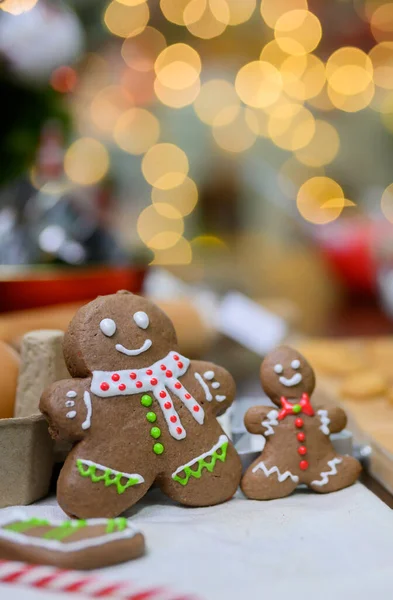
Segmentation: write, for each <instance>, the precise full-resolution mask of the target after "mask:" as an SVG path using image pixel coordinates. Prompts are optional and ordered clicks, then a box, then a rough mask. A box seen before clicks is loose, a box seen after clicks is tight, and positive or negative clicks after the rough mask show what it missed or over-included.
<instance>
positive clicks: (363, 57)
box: [326, 46, 375, 112]
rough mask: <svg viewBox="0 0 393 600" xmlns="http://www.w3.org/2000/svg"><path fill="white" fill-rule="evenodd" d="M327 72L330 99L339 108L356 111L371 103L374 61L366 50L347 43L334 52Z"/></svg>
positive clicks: (329, 60)
mask: <svg viewBox="0 0 393 600" xmlns="http://www.w3.org/2000/svg"><path fill="white" fill-rule="evenodd" d="M326 76H327V80H328V95H329V99H330V100H331V102H332V104H333V105H334V106H335V107H336V108H339V109H340V110H343V111H346V112H357V111H359V110H362V109H363V108H365V107H366V106H368V105H369V104H370V102H371V100H372V98H373V96H374V91H375V86H374V81H373V64H372V62H371V59H370V57H369V56H368V55H367V54H366V53H365V52H363V50H360V49H359V48H354V47H350V46H345V47H343V48H339V49H338V50H336V51H335V52H333V54H332V55H331V56H330V57H329V59H328V61H327V63H326Z"/></svg>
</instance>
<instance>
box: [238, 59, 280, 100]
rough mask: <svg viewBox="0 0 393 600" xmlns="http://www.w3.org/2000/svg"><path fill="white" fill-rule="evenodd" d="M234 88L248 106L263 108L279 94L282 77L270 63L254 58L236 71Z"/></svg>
mask: <svg viewBox="0 0 393 600" xmlns="http://www.w3.org/2000/svg"><path fill="white" fill-rule="evenodd" d="M235 88H236V91H237V93H238V95H239V98H240V99H241V100H242V101H243V102H244V103H245V104H248V105H249V106H253V107H255V108H264V107H266V106H270V105H271V104H273V103H274V102H275V101H276V100H277V99H278V98H279V96H280V94H281V90H282V78H281V75H280V73H279V71H278V70H277V69H276V67H274V66H273V65H272V64H270V63H268V62H264V61H260V60H256V61H253V62H250V63H248V64H246V65H244V66H243V67H242V68H241V69H240V70H239V72H238V74H237V76H236V81H235Z"/></svg>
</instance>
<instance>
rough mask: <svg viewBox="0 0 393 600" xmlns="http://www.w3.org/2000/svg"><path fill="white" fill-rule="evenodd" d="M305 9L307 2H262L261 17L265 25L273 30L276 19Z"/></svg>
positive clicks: (291, 0) (279, 0)
mask: <svg viewBox="0 0 393 600" xmlns="http://www.w3.org/2000/svg"><path fill="white" fill-rule="evenodd" d="M307 8H308V4H307V0H262V2H261V15H262V18H263V20H264V21H265V23H266V25H268V26H269V27H271V28H272V29H274V27H275V25H276V23H277V21H278V19H279V18H280V17H281V16H282V15H284V14H285V13H287V12H289V11H291V10H296V9H299V10H307Z"/></svg>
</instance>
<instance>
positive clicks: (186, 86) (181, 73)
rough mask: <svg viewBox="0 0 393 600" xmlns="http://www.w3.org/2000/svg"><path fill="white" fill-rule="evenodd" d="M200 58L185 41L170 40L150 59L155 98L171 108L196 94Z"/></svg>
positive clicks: (189, 101)
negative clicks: (171, 42) (175, 41)
mask: <svg viewBox="0 0 393 600" xmlns="http://www.w3.org/2000/svg"><path fill="white" fill-rule="evenodd" d="M201 69H202V64H201V59H200V56H199V54H198V52H197V51H196V50H194V49H193V48H191V46H189V45H188V44H182V43H180V44H172V45H171V46H168V47H167V48H165V49H164V50H162V52H161V53H160V54H159V56H158V57H157V59H156V61H155V63H154V71H155V74H156V80H155V82H154V91H155V94H156V96H157V97H158V99H159V100H160V101H161V102H162V103H163V104H166V105H167V106H171V107H172V108H182V107H183V106H187V105H188V104H192V102H193V101H194V100H195V98H197V96H198V94H199V91H200V80H199V74H200V72H201Z"/></svg>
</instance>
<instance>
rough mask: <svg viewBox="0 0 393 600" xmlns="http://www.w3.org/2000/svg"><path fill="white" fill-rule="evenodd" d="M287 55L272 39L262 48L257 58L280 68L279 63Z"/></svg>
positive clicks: (281, 62) (280, 63)
mask: <svg viewBox="0 0 393 600" xmlns="http://www.w3.org/2000/svg"><path fill="white" fill-rule="evenodd" d="M289 56H290V55H289V54H288V53H287V52H284V51H283V50H282V49H281V48H280V46H279V45H278V44H277V42H276V40H272V41H271V42H268V43H267V44H266V45H265V46H264V47H263V48H262V51H261V54H260V56H259V59H260V60H262V61H264V62H268V63H270V64H272V65H273V66H274V67H276V69H278V70H280V69H281V65H282V64H283V62H284V61H285V60H286V59H287V58H288V57H289Z"/></svg>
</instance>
